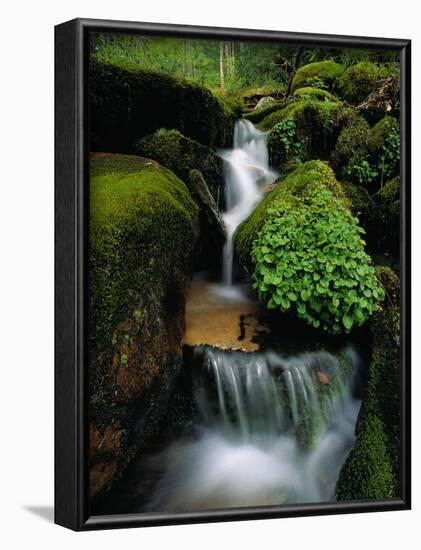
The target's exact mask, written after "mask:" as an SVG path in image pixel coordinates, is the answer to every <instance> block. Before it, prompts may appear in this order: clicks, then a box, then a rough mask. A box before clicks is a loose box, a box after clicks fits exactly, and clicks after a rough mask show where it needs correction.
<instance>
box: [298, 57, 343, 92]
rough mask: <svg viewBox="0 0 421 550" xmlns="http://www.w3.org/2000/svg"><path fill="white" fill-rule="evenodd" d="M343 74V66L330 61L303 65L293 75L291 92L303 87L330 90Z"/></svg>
mask: <svg viewBox="0 0 421 550" xmlns="http://www.w3.org/2000/svg"><path fill="white" fill-rule="evenodd" d="M343 72H344V68H343V66H342V65H340V64H339V63H335V61H332V60H326V61H319V62H317V63H310V64H309V65H304V66H303V67H300V68H299V69H298V71H297V72H296V73H295V76H294V79H293V81H292V91H295V90H297V89H298V88H302V87H304V86H311V87H314V88H325V87H326V88H330V89H332V88H333V87H334V85H335V83H336V81H337V79H338V78H339V77H340V76H341V75H342V73H343Z"/></svg>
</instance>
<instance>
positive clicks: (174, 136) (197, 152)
mask: <svg viewBox="0 0 421 550" xmlns="http://www.w3.org/2000/svg"><path fill="white" fill-rule="evenodd" d="M135 152H136V154H138V155H141V156H144V157H147V158H152V159H154V160H156V161H158V162H159V163H160V164H162V165H163V166H165V167H167V168H169V169H170V170H172V171H173V172H174V173H175V174H176V175H177V176H178V177H179V178H181V179H182V180H183V181H184V182H185V183H186V185H187V186H189V185H190V177H189V173H190V170H191V169H193V168H195V169H197V170H200V171H201V172H202V174H203V176H204V178H205V180H206V183H207V185H208V187H209V190H210V192H211V194H212V196H213V198H214V199H215V201H218V199H219V198H220V199H222V197H223V185H224V167H223V162H222V159H221V158H220V157H218V156H217V155H216V154H215V153H214V152H213V151H212V150H211V149H210V148H209V147H206V146H204V145H201V144H200V143H198V142H197V141H194V140H192V139H190V138H186V137H185V136H183V135H182V134H181V133H180V132H179V131H178V130H166V129H160V130H158V131H157V132H155V133H154V134H152V135H151V136H146V137H144V138H141V139H140V140H138V141H137V142H136V143H135Z"/></svg>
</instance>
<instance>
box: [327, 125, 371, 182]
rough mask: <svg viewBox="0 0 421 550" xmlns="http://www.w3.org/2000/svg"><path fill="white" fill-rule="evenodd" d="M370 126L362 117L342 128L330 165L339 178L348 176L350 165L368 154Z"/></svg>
mask: <svg viewBox="0 0 421 550" xmlns="http://www.w3.org/2000/svg"><path fill="white" fill-rule="evenodd" d="M369 137H370V127H369V125H368V123H367V122H366V121H365V120H364V119H363V118H362V117H355V119H354V120H353V121H352V124H349V125H348V126H346V127H345V128H343V129H342V130H341V132H340V134H339V136H338V140H337V142H336V144H335V149H334V151H333V153H332V156H331V162H332V166H333V167H334V169H335V171H336V174H337V175H338V177H340V178H344V177H349V176H350V167H351V166H352V165H354V164H357V163H359V162H360V161H362V160H364V159H365V157H366V156H367V154H368V140H369Z"/></svg>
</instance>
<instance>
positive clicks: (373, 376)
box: [336, 273, 401, 501]
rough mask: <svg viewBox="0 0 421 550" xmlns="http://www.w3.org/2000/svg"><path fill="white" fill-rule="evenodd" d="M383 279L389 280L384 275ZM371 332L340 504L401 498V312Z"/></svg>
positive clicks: (378, 320) (387, 312)
mask: <svg viewBox="0 0 421 550" xmlns="http://www.w3.org/2000/svg"><path fill="white" fill-rule="evenodd" d="M381 277H382V279H383V280H384V273H383V274H382V275H381ZM379 278H380V276H379ZM389 278H390V277H389ZM392 279H394V277H392ZM387 294H388V291H387V289H386V295H387ZM371 329H372V333H373V354H372V359H371V362H370V365H369V377H368V383H367V389H366V395H365V396H364V401H363V406H362V408H361V411H360V415H359V418H358V422H357V430H356V435H357V441H356V444H355V447H354V449H353V450H352V451H351V453H350V455H349V456H348V458H347V460H346V462H345V464H344V466H343V468H342V471H341V473H340V476H339V480H338V483H337V486H336V496H337V499H338V500H345V501H349V500H363V499H382V498H391V497H398V496H400V479H399V469H400V467H399V456H400V446H401V443H400V441H401V434H400V412H399V411H400V358H399V355H400V351H399V349H400V336H399V334H400V314H399V307H397V306H395V305H388V306H387V307H385V308H384V309H382V310H381V311H379V312H377V313H376V314H375V315H374V317H373V319H372V321H371Z"/></svg>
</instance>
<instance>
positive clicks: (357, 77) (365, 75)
mask: <svg viewBox="0 0 421 550" xmlns="http://www.w3.org/2000/svg"><path fill="white" fill-rule="evenodd" d="M378 78H379V68H378V67H377V65H375V64H374V63H370V62H368V61H361V62H360V63H356V64H355V65H352V66H351V67H348V69H347V70H346V71H345V73H344V74H343V75H342V76H341V77H340V79H339V87H340V89H341V92H342V95H343V97H344V99H346V101H348V102H349V103H352V104H353V105H359V104H360V103H361V102H362V101H363V100H364V99H365V98H366V97H367V96H368V95H369V94H370V92H372V91H373V90H374V89H375V86H376V82H377V80H378Z"/></svg>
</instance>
